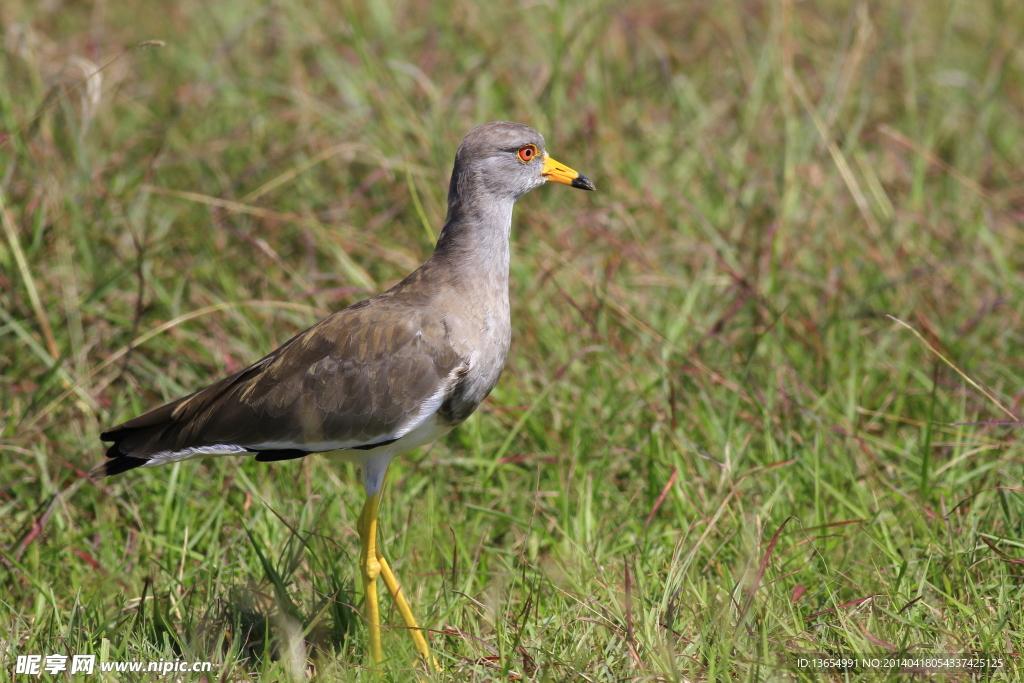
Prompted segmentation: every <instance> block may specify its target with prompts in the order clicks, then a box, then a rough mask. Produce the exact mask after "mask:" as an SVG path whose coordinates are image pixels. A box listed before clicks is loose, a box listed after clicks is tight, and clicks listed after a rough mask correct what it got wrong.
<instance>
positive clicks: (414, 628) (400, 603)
mask: <svg viewBox="0 0 1024 683" xmlns="http://www.w3.org/2000/svg"><path fill="white" fill-rule="evenodd" d="M377 562H379V563H380V574H381V576H382V577H383V578H384V584H385V585H386V586H387V587H388V592H389V593H391V597H392V598H393V599H394V601H395V605H396V606H397V607H398V611H399V612H400V613H401V614H402V619H403V620H404V621H405V625H406V627H407V628H408V629H409V635H411V636H412V642H413V645H414V646H415V647H416V652H419V653H420V657H422V658H423V660H424V661H426V662H429V663H431V664H433V665H434V668H435V669H438V670H440V668H439V667H438V666H437V662H435V661H434V660H433V658H432V657H431V656H430V648H429V647H427V639H426V638H424V637H423V629H421V628H420V626H419V624H417V623H416V617H414V616H413V615H412V610H411V609H409V603H408V602H406V600H405V596H404V595H402V587H401V586H399V585H398V579H396V578H395V574H394V572H392V571H391V567H390V566H389V565H388V561H387V560H385V559H384V555H383V554H382V553H381V550H380V546H377Z"/></svg>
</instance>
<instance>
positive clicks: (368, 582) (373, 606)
mask: <svg viewBox="0 0 1024 683" xmlns="http://www.w3.org/2000/svg"><path fill="white" fill-rule="evenodd" d="M379 503H380V494H379V493H375V494H373V495H372V496H369V497H368V498H367V499H366V502H365V503H363V512H362V514H360V515H359V545H360V552H359V570H360V573H361V574H362V578H363V595H364V596H365V597H366V621H367V622H368V624H369V626H370V659H372V660H373V663H374V664H380V662H381V661H383V659H384V651H383V650H381V647H380V607H379V605H378V603H377V577H378V576H379V575H380V569H381V566H380V561H379V560H378V559H377V558H378V556H379V551H378V550H377V506H378V504H379Z"/></svg>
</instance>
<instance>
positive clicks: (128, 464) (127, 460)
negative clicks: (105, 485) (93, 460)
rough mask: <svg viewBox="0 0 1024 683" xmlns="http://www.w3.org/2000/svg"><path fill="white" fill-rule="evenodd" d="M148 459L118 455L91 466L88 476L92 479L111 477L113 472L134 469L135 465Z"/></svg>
mask: <svg viewBox="0 0 1024 683" xmlns="http://www.w3.org/2000/svg"><path fill="white" fill-rule="evenodd" d="M147 462H149V461H148V460H146V459H144V458H132V457H129V456H127V455H119V456H116V457H114V458H112V459H110V460H107V461H106V462H101V463H100V464H99V465H97V466H96V467H94V468H92V471H91V472H89V476H90V477H91V478H92V479H102V478H104V477H111V476H113V475H115V474H121V473H122V472H127V471H128V470H134V469H135V468H136V467H142V466H143V465H145V464H146V463H147Z"/></svg>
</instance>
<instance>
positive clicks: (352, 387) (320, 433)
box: [102, 299, 468, 466]
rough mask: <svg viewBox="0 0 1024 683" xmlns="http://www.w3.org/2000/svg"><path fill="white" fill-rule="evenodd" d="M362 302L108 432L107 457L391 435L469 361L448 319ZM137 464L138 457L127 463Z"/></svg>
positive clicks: (167, 456) (352, 443) (296, 446)
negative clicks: (226, 374) (452, 334)
mask: <svg viewBox="0 0 1024 683" xmlns="http://www.w3.org/2000/svg"><path fill="white" fill-rule="evenodd" d="M371 302H374V300H372V299H371V300H368V301H367V302H366V304H367V305H359V304H357V305H355V306H352V307H349V308H347V309H345V310H343V311H340V312H338V313H336V314H334V315H332V316H330V317H328V318H326V319H324V320H322V321H321V322H320V323H318V324H317V325H315V326H313V327H311V328H310V329H309V330H306V331H305V332H303V333H302V334H300V335H298V336H296V337H294V338H293V339H291V340H290V341H288V342H287V343H286V344H284V345H283V346H282V347H281V348H279V349H277V350H276V351H274V352H273V353H271V354H270V355H268V356H267V357H265V358H263V359H262V360H260V361H258V362H257V363H255V364H253V365H251V366H250V367H248V368H246V369H245V370H242V371H240V372H237V373H235V374H234V375H231V376H229V377H226V378H224V379H222V380H220V381H219V382H216V383H215V384H212V385H211V386H209V387H207V388H205V389H202V390H200V391H198V392H196V393H194V394H192V395H191V396H186V397H185V398H182V399H179V400H177V401H173V402H171V403H168V404H167V405H164V406H161V407H159V408H156V409H154V410H151V411H150V412H148V413H146V414H144V415H141V416H139V417H137V418H135V419H133V420H129V421H128V422H125V423H124V424H122V425H120V426H117V427H114V428H112V429H109V430H107V431H106V432H104V433H103V434H102V439H103V440H104V441H113V442H114V444H113V445H112V446H111V447H110V449H109V450H108V452H107V455H108V457H114V458H116V457H124V456H128V457H130V458H132V459H142V460H147V461H148V460H152V459H161V460H164V461H166V460H178V459H183V458H186V457H196V456H201V455H214V454H218V453H242V452H247V451H249V452H252V451H282V452H286V451H293V450H294V451H299V453H297V454H295V455H286V456H282V457H296V455H301V454H302V452H322V451H328V450H335V449H339V448H360V447H362V448H365V447H369V446H373V445H374V444H379V443H384V442H388V441H393V440H395V439H397V438H400V437H401V436H402V435H404V434H405V433H407V432H409V431H410V430H412V429H414V428H415V427H416V426H417V424H419V423H420V422H422V421H423V420H425V419H426V418H427V417H429V415H430V414H431V413H433V412H434V411H436V410H437V408H438V406H439V405H440V404H441V402H442V401H443V399H444V397H445V396H446V395H447V394H448V393H449V392H450V391H451V388H452V385H453V383H455V382H457V381H458V378H460V377H461V376H462V375H463V374H464V370H465V367H466V365H467V363H468V361H467V360H466V359H465V358H463V357H461V356H460V355H459V354H458V353H457V352H456V351H455V350H454V349H453V348H452V345H451V343H450V340H449V338H448V334H447V329H446V327H445V324H444V321H443V320H441V319H437V318H432V317H431V316H429V315H427V314H426V313H425V312H422V311H421V310H415V309H414V310H412V311H410V310H409V309H407V308H406V309H403V310H398V308H397V307H396V308H395V309H394V310H389V309H390V308H391V307H389V306H388V305H387V303H386V301H380V300H377V301H376V302H375V303H377V304H379V305H377V306H372V305H369V304H371ZM127 465H128V466H133V465H134V463H130V462H129V463H127Z"/></svg>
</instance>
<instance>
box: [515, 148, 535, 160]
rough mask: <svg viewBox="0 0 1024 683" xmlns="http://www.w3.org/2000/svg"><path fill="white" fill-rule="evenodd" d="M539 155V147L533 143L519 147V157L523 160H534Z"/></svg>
mask: <svg viewBox="0 0 1024 683" xmlns="http://www.w3.org/2000/svg"><path fill="white" fill-rule="evenodd" d="M535 156H537V148H536V147H534V146H533V145H524V146H523V147H520V148H519V159H520V161H523V162H529V161H532V160H533V158H534V157H535Z"/></svg>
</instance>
